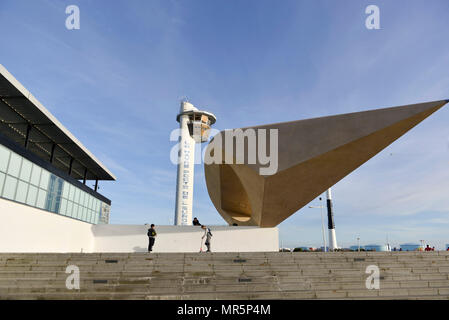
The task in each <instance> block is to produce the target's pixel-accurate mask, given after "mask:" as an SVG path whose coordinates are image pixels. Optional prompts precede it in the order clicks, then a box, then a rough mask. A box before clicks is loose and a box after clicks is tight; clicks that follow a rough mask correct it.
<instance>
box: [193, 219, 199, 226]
mask: <svg viewBox="0 0 449 320" xmlns="http://www.w3.org/2000/svg"><path fill="white" fill-rule="evenodd" d="M192 223H193V225H194V226H200V225H201V223H200V222H199V221H198V218H196V217H195V218H193V221H192Z"/></svg>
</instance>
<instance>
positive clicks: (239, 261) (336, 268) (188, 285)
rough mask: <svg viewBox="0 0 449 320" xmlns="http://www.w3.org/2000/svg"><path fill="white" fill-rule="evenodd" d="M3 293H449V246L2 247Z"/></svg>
mask: <svg viewBox="0 0 449 320" xmlns="http://www.w3.org/2000/svg"><path fill="white" fill-rule="evenodd" d="M70 265H75V266H77V267H78V268H79V270H80V288H79V289H72V290H69V289H67V287H66V279H67V277H68V276H70V274H69V273H66V269H67V267H68V266H70ZM370 265H375V266H377V267H378V268H379V271H380V280H379V281H380V288H379V289H370V290H369V289H367V287H366V280H367V278H368V277H369V276H370V274H369V273H366V270H367V267H368V266H370ZM0 298H1V299H195V300H196V299H449V252H390V253H381V252H378V253H377V252H366V253H365V252H360V253H359V252H345V253H343V252H336V253H263V252H262V253H240V254H237V253H197V254H193V253H176V254H175V253H151V254H147V253H90V254H85V253H84V254H83V253H67V254H51V253H42V254H40V253H39V254H35V253H27V254H25V253H14V254H11V253H0Z"/></svg>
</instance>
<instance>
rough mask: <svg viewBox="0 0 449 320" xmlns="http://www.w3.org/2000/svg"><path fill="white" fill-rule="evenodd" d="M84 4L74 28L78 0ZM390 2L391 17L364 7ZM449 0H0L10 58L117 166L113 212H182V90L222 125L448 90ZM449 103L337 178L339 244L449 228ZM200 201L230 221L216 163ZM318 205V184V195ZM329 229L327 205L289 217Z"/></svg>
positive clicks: (108, 191)
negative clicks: (217, 191) (177, 135)
mask: <svg viewBox="0 0 449 320" xmlns="http://www.w3.org/2000/svg"><path fill="white" fill-rule="evenodd" d="M72 4H75V5H78V6H79V8H80V16H81V28H80V30H67V29H66V27H65V20H66V17H67V15H66V14H65V8H66V7H67V6H68V5H72ZM370 4H375V5H378V6H379V8H380V19H381V20H380V24H381V29H380V30H368V29H366V27H365V19H366V17H367V15H366V14H365V8H366V7H367V6H368V5H370ZM448 12H449V2H448V1H447V0H441V1H437V0H432V1H416V0H403V1H399V0H397V1H379V0H372V1H363V0H345V1H332V0H327V1H324V0H322V1H319V0H316V1H305V0H304V1H300V0H294V1H287V0H284V1H263V0H257V1H256V0H253V1H218V0H217V1H205V0H204V1H193V0H192V1H169V0H163V1H137V0H132V1H105V0H83V1H75V0H70V1H49V0H47V1H45V0H39V1H37V0H36V1H31V0H29V1H24V0H0V34H1V39H2V41H1V45H0V63H1V64H3V65H4V66H5V67H6V68H7V69H8V70H9V71H10V72H11V73H12V74H13V75H14V76H15V77H16V78H17V79H18V80H19V81H20V82H22V84H24V85H25V87H26V88H27V89H29V90H30V91H31V92H32V93H33V95H34V96H36V97H37V98H38V99H39V100H40V101H41V102H42V104H43V105H44V106H46V107H47V108H48V109H49V110H50V111H51V112H52V113H53V114H54V115H55V116H56V117H57V118H58V119H59V120H60V121H61V122H62V123H63V124H64V125H65V126H66V127H67V128H68V129H69V130H70V131H71V132H72V133H73V134H74V135H75V136H76V137H77V138H78V139H79V140H80V141H82V143H83V144H84V145H85V146H86V147H87V148H88V149H89V150H90V151H91V152H92V153H94V154H95V155H96V156H97V157H98V158H99V159H100V160H101V161H102V162H103V163H104V164H105V165H106V166H107V167H108V168H109V169H110V170H111V171H112V172H113V173H114V174H115V175H116V176H117V181H116V182H102V183H100V188H101V189H100V192H101V193H102V194H104V195H105V196H107V197H109V198H110V199H111V200H112V213H111V215H112V217H111V223H115V224H143V223H147V222H148V223H155V224H169V223H172V222H173V216H174V205H175V203H174V199H175V183H176V167H175V165H173V164H172V163H171V162H170V161H169V159H170V158H169V157H170V149H171V148H172V147H173V145H174V142H170V141H169V135H170V132H171V131H172V130H173V129H175V128H176V127H177V125H178V124H177V122H176V121H175V118H176V113H177V111H178V109H179V101H180V99H181V98H183V97H188V99H189V100H190V101H191V102H192V103H193V104H195V105H196V106H198V107H200V108H202V109H207V110H209V111H211V112H213V113H214V114H215V115H216V116H217V119H218V121H217V123H216V126H215V128H217V129H220V130H223V129H227V128H238V127H245V126H252V125H259V124H266V123H273V122H282V121H291V120H299V119H305V118H312V117H319V116H325V115H332V114H339V113H347V112H355V111H361V110H369V109H374V108H380V107H389V106H396V105H404V104H410V103H417V102H424V101H431V100H439V99H447V98H449V41H448V40H449V33H448V30H449V19H448V18H447V13H448ZM448 109H449V107H446V108H444V109H442V110H440V111H438V113H436V114H434V115H433V116H431V117H430V118H428V119H426V120H425V121H424V122H423V123H421V124H420V125H419V126H418V127H416V128H414V129H413V130H412V131H410V132H409V133H407V134H406V135H405V136H404V137H402V138H401V139H399V140H398V141H396V142H395V143H394V144H392V145H391V146H390V147H388V148H387V149H385V150H384V151H383V152H381V153H380V154H379V155H377V156H376V157H375V158H373V159H371V160H370V161H369V162H367V163H366V164H365V165H364V166H362V167H361V168H359V169H358V170H356V171H355V172H353V173H352V174H350V175H349V176H348V177H346V178H345V179H343V180H342V181H341V182H339V183H338V184H337V185H335V186H334V188H333V195H334V208H335V223H336V232H337V239H338V241H339V244H340V245H343V246H348V245H351V244H355V243H356V240H355V239H356V237H357V236H360V238H361V243H362V244H369V243H384V242H385V241H386V237H387V235H388V238H389V240H390V243H392V244H393V245H398V244H399V243H404V242H416V243H417V242H419V240H421V239H425V240H427V242H429V243H430V244H431V245H435V246H437V247H443V245H444V244H445V243H449V232H448V230H449V196H448V194H449V170H448V166H449V126H448V125H447V124H448V121H449V110H448ZM195 175H196V176H195V181H196V182H195V183H196V184H195V190H194V192H195V195H194V202H195V204H194V215H195V216H198V217H199V218H200V221H201V222H202V223H205V224H223V223H224V220H223V219H222V218H221V217H220V215H219V214H218V213H217V212H216V210H215V208H214V207H213V205H212V203H211V201H210V199H209V196H208V194H207V189H206V185H205V180H204V172H203V167H202V165H197V166H196V173H195ZM312 204H314V205H317V204H318V200H316V201H314V202H312ZM279 228H280V240H281V242H282V244H283V245H284V246H290V247H294V246H302V245H307V246H318V245H320V244H321V218H320V211H319V210H317V209H308V208H304V209H302V210H300V211H298V212H297V213H296V214H294V215H293V216H291V217H290V218H289V219H287V220H285V221H284V222H283V223H282V224H281V225H280V226H279Z"/></svg>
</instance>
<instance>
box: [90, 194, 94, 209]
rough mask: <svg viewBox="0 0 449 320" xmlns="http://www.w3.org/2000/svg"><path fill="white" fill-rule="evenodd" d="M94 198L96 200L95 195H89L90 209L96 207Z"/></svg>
mask: <svg viewBox="0 0 449 320" xmlns="http://www.w3.org/2000/svg"><path fill="white" fill-rule="evenodd" d="M94 200H95V198H94V197H93V196H90V197H89V209H90V210H93V209H94Z"/></svg>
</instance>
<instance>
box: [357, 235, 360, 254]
mask: <svg viewBox="0 0 449 320" xmlns="http://www.w3.org/2000/svg"><path fill="white" fill-rule="evenodd" d="M357 246H358V247H359V249H358V251H359V252H360V238H359V237H357Z"/></svg>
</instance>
